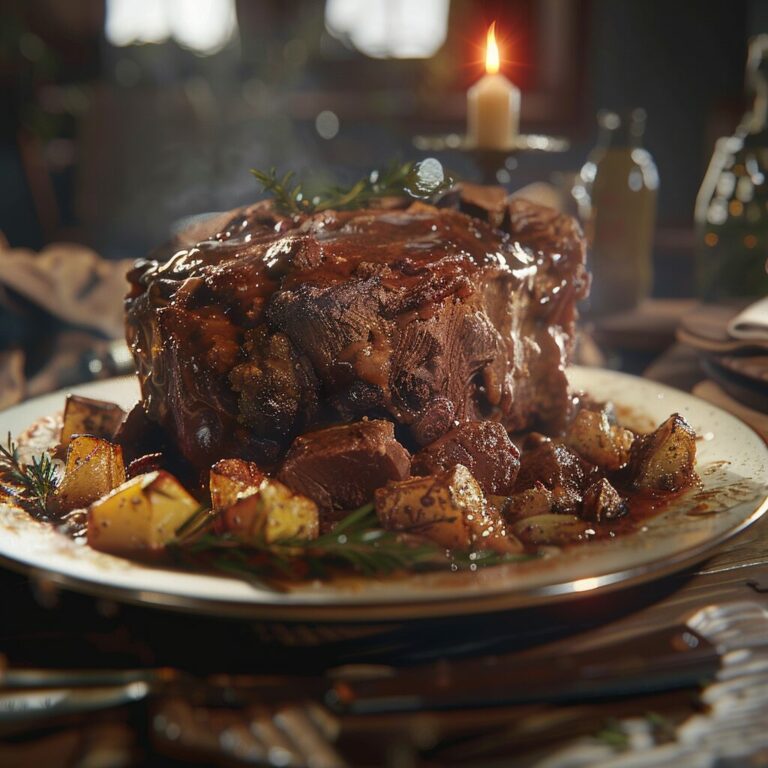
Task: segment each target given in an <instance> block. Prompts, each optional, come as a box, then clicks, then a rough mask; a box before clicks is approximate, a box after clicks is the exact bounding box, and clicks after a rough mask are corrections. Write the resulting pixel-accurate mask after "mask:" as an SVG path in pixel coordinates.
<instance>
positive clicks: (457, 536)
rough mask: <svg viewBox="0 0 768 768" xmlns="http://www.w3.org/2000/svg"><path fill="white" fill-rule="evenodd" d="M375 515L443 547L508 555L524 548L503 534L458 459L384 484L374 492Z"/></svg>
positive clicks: (391, 526)
mask: <svg viewBox="0 0 768 768" xmlns="http://www.w3.org/2000/svg"><path fill="white" fill-rule="evenodd" d="M376 514H377V515H378V517H379V520H380V521H381V524H382V525H383V527H384V528H387V529H389V530H394V531H406V532H408V533H414V534H419V535H421V536H425V537H426V538H429V539H431V540H432V541H434V542H436V543H437V544H439V545H440V546H443V547H446V548H447V549H460V550H473V549H490V550H494V551H496V552H500V553H509V554H512V553H516V552H520V551H521V550H522V545H521V544H520V542H519V541H517V540H516V539H514V538H513V537H508V536H507V532H506V530H505V528H504V525H503V523H502V521H501V518H500V517H499V515H498V513H497V512H496V510H495V509H493V508H492V507H489V505H488V504H487V502H486V500H485V497H484V496H483V492H482V490H481V489H480V486H479V485H478V483H477V481H476V480H475V478H474V477H472V474H471V473H470V471H469V470H468V469H467V468H466V467H465V466H463V465H462V464H457V465H455V466H454V467H452V468H451V469H449V470H446V471H445V472H440V473H438V474H435V475H427V476H426V477H413V478H411V479H409V480H401V481H392V482H389V483H387V485H386V486H385V487H384V488H379V489H378V490H377V491H376Z"/></svg>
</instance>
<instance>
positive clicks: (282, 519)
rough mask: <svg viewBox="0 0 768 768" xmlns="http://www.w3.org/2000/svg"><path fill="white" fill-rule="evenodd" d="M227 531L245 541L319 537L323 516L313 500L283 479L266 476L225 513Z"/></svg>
mask: <svg viewBox="0 0 768 768" xmlns="http://www.w3.org/2000/svg"><path fill="white" fill-rule="evenodd" d="M222 524H223V528H224V530H225V531H229V532H230V533H234V534H236V535H237V536H238V537H239V538H241V539H242V540H243V541H245V542H248V541H249V540H252V541H266V542H267V543H268V544H271V543H274V542H276V541H280V540H285V539H306V540H309V539H316V538H317V534H318V530H319V528H320V516H319V513H318V509H317V504H315V502H314V501H312V499H308V498H307V497H306V496H302V495H301V494H298V493H294V492H293V491H292V490H291V489H290V488H289V487H288V486H287V485H284V484H283V483H281V482H280V481H279V480H274V479H272V478H269V477H267V478H264V479H263V480H262V482H261V483H260V484H259V486H258V488H257V489H256V491H255V492H254V493H249V494H248V495H246V496H241V497H240V498H238V499H237V501H236V502H235V503H234V504H233V505H231V506H230V507H228V508H227V509H226V510H225V511H224V512H223V516H222Z"/></svg>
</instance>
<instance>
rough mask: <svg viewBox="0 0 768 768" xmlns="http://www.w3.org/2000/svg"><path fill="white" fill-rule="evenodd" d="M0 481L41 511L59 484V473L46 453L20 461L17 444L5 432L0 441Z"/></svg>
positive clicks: (46, 507) (45, 507)
mask: <svg viewBox="0 0 768 768" xmlns="http://www.w3.org/2000/svg"><path fill="white" fill-rule="evenodd" d="M0 482H2V483H5V484H7V485H8V486H10V489H11V490H13V491H18V492H19V493H20V494H21V497H22V498H23V500H24V501H26V502H27V503H29V504H30V505H31V506H32V507H34V508H35V509H36V510H37V511H39V512H43V513H45V512H47V511H48V498H49V497H50V495H51V494H52V493H53V492H54V491H55V490H56V486H57V485H58V484H59V475H58V472H57V471H56V467H55V465H54V463H53V462H52V461H51V457H50V456H48V454H46V453H43V454H40V455H39V456H33V457H32V463H31V464H27V463H25V462H23V461H21V459H20V458H19V448H18V446H17V445H16V443H14V442H13V440H12V439H11V433H10V432H9V433H8V438H7V441H6V445H4V446H3V445H0Z"/></svg>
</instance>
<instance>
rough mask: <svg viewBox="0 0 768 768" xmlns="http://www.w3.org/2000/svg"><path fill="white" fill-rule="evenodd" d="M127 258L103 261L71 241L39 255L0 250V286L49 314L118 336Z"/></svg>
mask: <svg viewBox="0 0 768 768" xmlns="http://www.w3.org/2000/svg"><path fill="white" fill-rule="evenodd" d="M132 263H133V261H132V260H131V259H128V260H122V261H107V260H106V259H103V258H101V257H100V256H99V255H98V254H97V253H96V252H95V251H92V250H91V249H90V248H86V247H85V246H82V245H76V244H73V243H55V244H53V245H49V246H47V247H46V248H44V249H43V250H42V251H40V253H35V252H34V251H31V250H28V249H26V248H6V249H0V285H2V286H4V287H6V288H10V289H12V290H14V291H15V292H16V293H17V294H19V295H21V296H23V297H24V298H25V299H28V300H29V301H31V302H32V303H33V304H36V305H37V306H39V307H42V308H43V309H45V310H46V311H47V312H49V313H50V314H51V315H53V316H54V317H57V318H60V319H61V320H63V321H65V322H67V323H69V324H71V325H75V326H78V327H81V328H88V329H91V330H94V331H98V332H99V333H102V334H104V335H105V336H108V337H109V338H113V339H116V338H120V337H122V335H123V333H124V330H123V328H124V326H123V297H124V296H125V293H126V290H127V287H128V284H127V282H126V279H125V274H126V272H127V271H128V269H129V268H130V266H131V264H132Z"/></svg>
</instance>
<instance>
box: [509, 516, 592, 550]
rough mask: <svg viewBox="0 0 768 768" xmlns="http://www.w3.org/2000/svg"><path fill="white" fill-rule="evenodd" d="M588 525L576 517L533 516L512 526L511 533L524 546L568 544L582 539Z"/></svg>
mask: <svg viewBox="0 0 768 768" xmlns="http://www.w3.org/2000/svg"><path fill="white" fill-rule="evenodd" d="M588 528H589V523H586V522H584V520H581V519H579V518H578V517H576V515H556V514H549V515H533V516H532V517H524V518H522V519H521V520H518V521H517V522H516V523H513V524H512V533H514V534H515V536H517V537H518V538H519V539H520V540H521V541H523V542H525V543H526V544H532V545H540V544H555V545H561V544H568V543H570V542H573V541H578V540H579V539H583V538H584V536H585V533H586V531H587V529H588Z"/></svg>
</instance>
